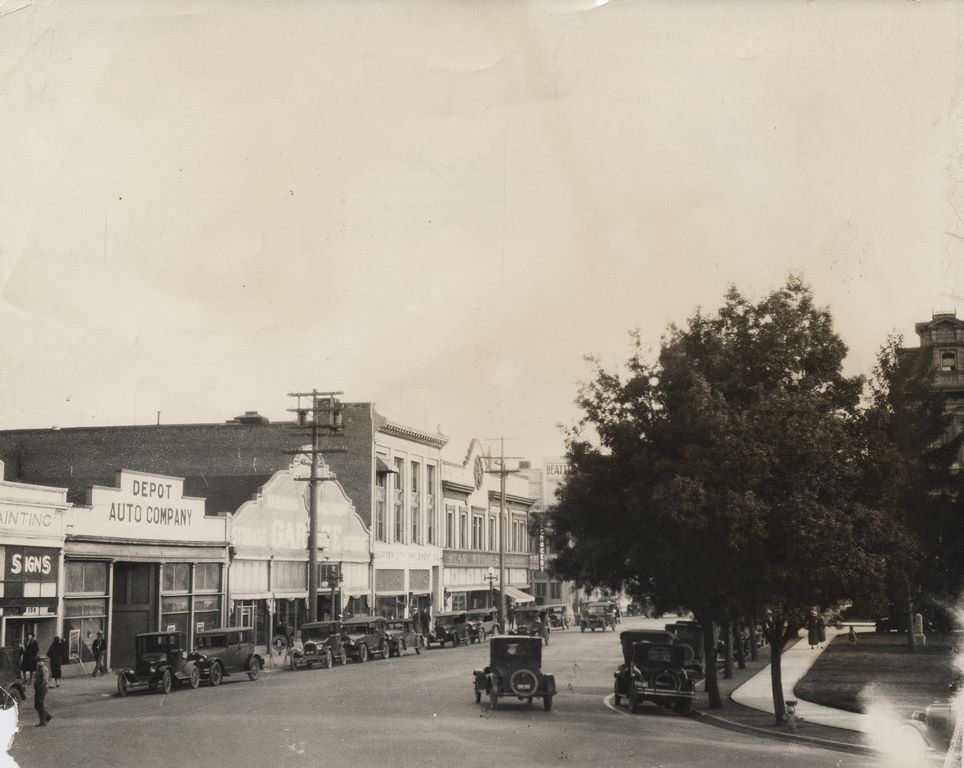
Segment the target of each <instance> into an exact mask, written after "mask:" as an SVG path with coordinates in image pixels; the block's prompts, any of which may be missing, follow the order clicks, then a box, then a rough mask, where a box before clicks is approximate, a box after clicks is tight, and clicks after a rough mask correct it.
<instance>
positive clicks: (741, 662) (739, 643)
mask: <svg viewBox="0 0 964 768" xmlns="http://www.w3.org/2000/svg"><path fill="white" fill-rule="evenodd" d="M743 627H744V624H743V621H742V620H739V619H738V620H737V621H736V666H737V667H739V668H740V669H746V650H745V649H744V647H743Z"/></svg>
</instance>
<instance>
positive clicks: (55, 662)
mask: <svg viewBox="0 0 964 768" xmlns="http://www.w3.org/2000/svg"><path fill="white" fill-rule="evenodd" d="M66 650H67V649H66V648H64V644H63V643H62V642H61V640H60V638H59V637H55V638H54V641H53V642H52V643H51V644H50V647H49V648H48V649H47V658H48V659H50V677H51V679H52V680H53V681H54V688H59V687H60V676H61V670H62V667H63V664H64V662H65V661H66V660H67V654H66Z"/></svg>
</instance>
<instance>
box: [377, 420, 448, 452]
mask: <svg viewBox="0 0 964 768" xmlns="http://www.w3.org/2000/svg"><path fill="white" fill-rule="evenodd" d="M377 429H378V431H379V432H381V433H382V434H385V435H392V436H393V437H400V438H402V439H404V440H411V441H412V442H413V443H419V444H421V445H427V446H429V447H431V448H436V449H442V448H444V447H445V446H446V445H447V444H448V441H449V439H448V438H447V437H446V436H445V435H442V434H435V435H433V434H429V433H428V432H422V431H421V430H418V429H415V428H414V427H406V426H405V425H403V424H396V423H395V422H393V421H389V420H388V419H385V421H384V422H383V423H381V424H379V425H378V428H377Z"/></svg>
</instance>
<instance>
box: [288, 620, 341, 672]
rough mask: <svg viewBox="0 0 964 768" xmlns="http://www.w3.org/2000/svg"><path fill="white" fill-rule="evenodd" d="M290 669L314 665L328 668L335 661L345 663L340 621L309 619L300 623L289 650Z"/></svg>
mask: <svg viewBox="0 0 964 768" xmlns="http://www.w3.org/2000/svg"><path fill="white" fill-rule="evenodd" d="M288 658H289V665H290V667H291V669H302V668H307V669H311V668H312V667H314V666H318V667H323V668H324V669H328V668H330V667H333V666H334V665H335V662H336V661H337V662H341V663H342V664H345V663H347V661H348V653H347V651H346V650H345V638H344V636H343V635H342V630H341V623H340V622H337V621H311V622H308V623H307V624H302V625H301V629H300V630H298V634H297V635H296V637H295V641H294V643H293V645H292V648H291V650H290V652H289V656H288Z"/></svg>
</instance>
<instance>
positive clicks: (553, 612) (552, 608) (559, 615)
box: [542, 603, 569, 629]
mask: <svg viewBox="0 0 964 768" xmlns="http://www.w3.org/2000/svg"><path fill="white" fill-rule="evenodd" d="M542 607H543V608H544V609H545V611H546V618H547V619H548V620H549V628H550V629H569V608H568V607H567V606H565V605H563V604H562V603H553V604H552V605H544V606H542Z"/></svg>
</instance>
